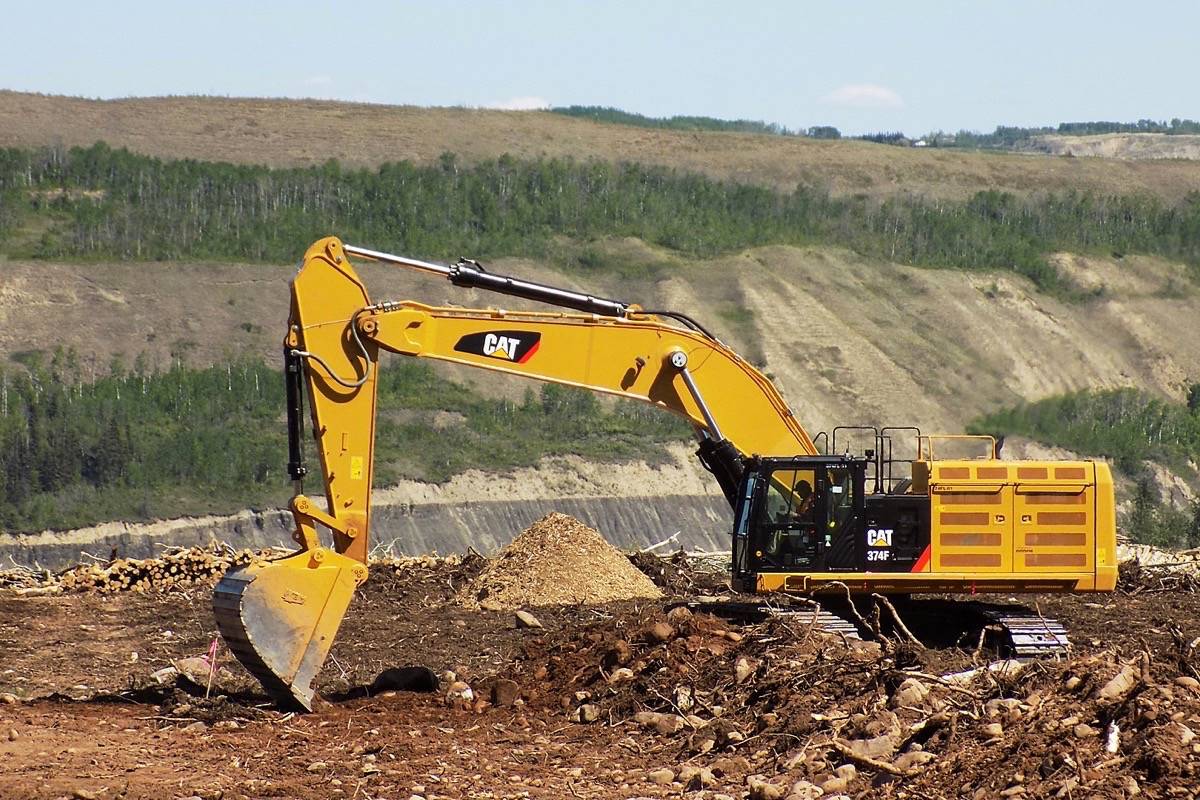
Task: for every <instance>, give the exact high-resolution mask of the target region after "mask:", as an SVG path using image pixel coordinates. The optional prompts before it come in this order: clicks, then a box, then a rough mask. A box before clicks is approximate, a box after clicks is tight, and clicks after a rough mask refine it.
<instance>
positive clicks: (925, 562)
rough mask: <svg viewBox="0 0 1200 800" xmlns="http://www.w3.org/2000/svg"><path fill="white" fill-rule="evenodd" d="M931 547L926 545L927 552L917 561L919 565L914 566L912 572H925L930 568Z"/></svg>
mask: <svg viewBox="0 0 1200 800" xmlns="http://www.w3.org/2000/svg"><path fill="white" fill-rule="evenodd" d="M930 547H931V545H925V551H924V552H923V553H921V557H920V558H918V559H917V563H915V564H913V568H912V569H911V570H910V572H924V571H925V570H926V568H928V567H929V550H930Z"/></svg>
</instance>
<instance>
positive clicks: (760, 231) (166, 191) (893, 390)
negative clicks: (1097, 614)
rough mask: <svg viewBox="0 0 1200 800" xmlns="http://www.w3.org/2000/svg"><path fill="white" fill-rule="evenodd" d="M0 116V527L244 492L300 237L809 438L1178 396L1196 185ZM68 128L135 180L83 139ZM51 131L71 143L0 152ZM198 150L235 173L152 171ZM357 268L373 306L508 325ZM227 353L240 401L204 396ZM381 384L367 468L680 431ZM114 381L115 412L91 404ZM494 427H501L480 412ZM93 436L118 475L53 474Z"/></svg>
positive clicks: (1061, 170)
mask: <svg viewBox="0 0 1200 800" xmlns="http://www.w3.org/2000/svg"><path fill="white" fill-rule="evenodd" d="M6 115H7V116H6ZM0 120H2V121H3V122H2V123H0V139H4V137H7V139H4V142H5V143H9V144H18V145H22V147H19V148H17V149H10V150H6V151H3V157H2V158H0V232H2V235H3V239H2V241H0V275H2V276H3V280H0V356H2V357H3V358H0V360H3V359H8V363H6V364H3V365H0V370H2V371H3V372H5V374H6V375H7V376H8V378H7V381H8V386H9V390H10V391H9V393H8V400H7V404H6V405H4V407H3V408H4V410H3V411H2V412H0V434H3V435H4V436H6V437H8V438H6V439H5V440H4V443H3V447H2V448H0V449H3V450H4V453H5V458H7V459H8V461H7V462H6V463H8V464H9V465H10V466H13V469H12V470H11V471H6V474H10V473H11V474H12V475H17V476H18V480H17V481H16V483H13V482H12V481H11V480H9V479H6V480H8V483H6V485H5V489H4V492H6V494H5V497H4V500H5V501H7V502H6V507H7V511H6V512H5V513H6V514H7V515H8V516H7V517H6V520H7V521H8V524H10V525H18V526H25V527H30V526H32V527H39V526H41V525H46V524H56V525H59V524H77V523H79V522H82V521H92V520H95V519H101V518H105V517H121V516H144V515H170V514H177V513H181V512H183V511H207V510H224V509H228V508H230V507H231V505H241V504H246V503H270V502H276V501H277V499H278V498H279V496H280V495H279V493H280V491H281V490H283V491H286V489H285V488H284V484H283V482H282V481H281V480H280V479H281V477H282V476H281V475H280V466H281V464H282V462H283V459H284V451H283V449H282V424H281V422H280V419H279V418H280V406H281V404H280V403H279V402H278V400H279V398H278V397H277V396H276V395H277V394H278V381H277V380H276V379H275V377H276V376H275V373H274V367H273V366H271V367H265V368H264V367H262V366H260V365H259V362H260V361H261V360H262V359H264V358H265V359H267V360H268V361H267V363H268V364H272V365H273V364H275V363H277V362H276V359H277V358H278V350H279V344H278V343H279V340H280V337H281V335H282V325H283V321H284V320H285V319H286V316H287V279H288V277H290V275H291V273H292V272H293V270H294V266H293V265H294V263H295V259H296V258H297V257H298V256H299V255H300V253H301V252H303V249H304V248H305V247H306V246H307V244H308V243H309V242H310V241H311V240H312V239H314V238H316V237H317V236H319V235H325V234H327V233H337V234H340V235H342V236H344V237H346V238H347V239H350V240H352V241H354V243H356V244H361V245H365V246H372V247H377V248H382V249H394V250H397V251H400V252H405V253H407V254H409V255H415V256H425V257H436V258H442V259H448V258H454V257H457V256H460V255H467V256H484V257H487V258H488V260H489V264H488V266H489V267H491V268H494V269H495V270H497V271H501V272H508V273H512V274H516V275H520V276H524V277H528V278H531V279H533V280H540V281H543V282H548V283H552V284H556V285H564V286H568V287H571V288H576V289H579V290H584V291H588V292H590V293H593V294H598V295H605V296H612V297H618V298H621V299H623V300H626V301H629V302H638V303H641V304H642V305H643V306H645V307H658V308H663V307H665V308H672V309H677V310H680V311H684V312H686V313H689V314H691V315H693V316H695V317H696V318H698V319H700V320H701V321H703V322H704V323H705V324H706V325H708V326H709V327H710V328H712V329H714V330H715V331H716V332H717V334H718V335H719V336H721V337H722V338H723V339H724V340H726V341H728V342H730V343H731V344H732V345H733V346H734V347H735V348H736V349H738V350H739V351H740V352H742V353H744V354H746V355H747V357H749V358H750V359H751V360H752V361H754V362H755V363H756V364H758V365H760V366H761V367H762V368H763V369H765V370H766V371H767V373H768V374H769V375H771V376H772V378H773V379H774V380H775V381H776V382H777V384H778V385H779V386H780V388H781V390H782V391H783V393H784V395H785V397H786V398H788V400H789V401H790V403H791V405H792V407H793V410H794V411H795V413H796V415H797V417H798V418H799V419H800V420H801V421H802V422H803V423H804V424H805V425H806V426H807V427H808V428H809V429H810V430H811V431H813V432H815V431H818V430H823V429H829V428H831V427H832V426H834V425H838V424H853V423H865V424H906V423H915V424H917V425H920V426H921V427H922V428H923V429H924V430H926V431H927V432H933V431H937V432H941V431H946V432H952V431H956V430H961V429H962V428H963V426H964V425H966V424H967V423H968V422H969V421H971V420H973V419H975V418H977V417H980V416H981V415H985V414H989V413H992V412H995V410H996V409H998V408H1006V407H1013V406H1016V405H1019V404H1021V403H1027V402H1034V401H1039V400H1043V399H1045V398H1048V397H1053V396H1055V395H1060V394H1063V393H1071V392H1078V391H1081V390H1110V389H1119V388H1122V387H1138V388H1139V389H1142V390H1144V391H1146V392H1147V393H1148V394H1147V396H1148V397H1153V398H1157V399H1158V400H1159V401H1164V402H1165V401H1166V400H1168V399H1170V400H1174V401H1176V402H1182V400H1183V398H1184V397H1185V395H1186V392H1187V389H1188V387H1189V386H1190V385H1191V384H1192V383H1194V382H1195V381H1196V380H1197V379H1198V378H1200V339H1197V337H1196V336H1195V333H1194V330H1193V328H1194V323H1193V321H1194V319H1195V318H1196V314H1197V312H1198V311H1200V292H1198V290H1197V288H1196V284H1195V266H1194V265H1195V264H1196V263H1200V195H1196V194H1194V192H1195V189H1196V187H1197V186H1200V180H1197V178H1200V171H1195V169H1194V168H1195V165H1189V164H1179V163H1174V164H1157V165H1147V164H1137V165H1135V164H1128V163H1118V162H1110V161H1102V160H1096V161H1093V162H1091V163H1087V164H1084V163H1082V162H1083V161H1085V160H1083V159H1049V158H1041V157H1021V156H1007V155H999V154H970V153H962V152H959V153H953V154H949V153H937V154H930V153H925V152H922V151H916V150H904V149H900V148H890V147H886V146H876V145H870V144H866V143H854V142H816V141H811V140H797V139H793V138H792V137H779V136H767V135H755V134H743V133H722V132H714V133H710V132H702V133H701V132H683V133H681V132H678V131H669V130H665V131H659V130H648V129H637V128H631V127H628V126H616V125H603V124H599V123H591V122H587V121H584V120H576V119H569V118H565V117H563V116H561V115H551V114H543V113H503V112H474V111H466V110H460V109H459V110H455V109H435V110H420V109H395V108H392V109H388V108H379V107H370V106H351V105H345V104H333V103H309V104H306V103H286V102H278V103H276V102H272V101H223V100H216V99H201V98H185V99H162V100H142V101H118V102H113V103H99V102H93V101H76V100H64V99H63V98H43V97H36V96H30V95H16V94H12V93H7V94H4V93H0ZM51 123H53V124H51ZM52 130H57V131H59V134H57V135H59V136H60V138H59V139H57V140H56V139H54V138H53V137H54V135H55V134H53V133H52V132H51V131H52ZM101 131H104V132H105V134H104V137H103V138H110V139H111V140H112V141H114V142H115V143H117V144H129V145H131V146H133V147H134V148H136V149H137V150H140V151H142V152H146V153H150V154H155V153H157V154H159V155H162V156H164V157H167V160H156V159H154V158H150V157H147V156H145V155H141V154H140V153H139V154H133V153H128V152H122V151H119V150H112V149H108V148H104V147H93V146H91V144H92V141H94V139H95V138H101V136H100V132H101ZM371 134H375V135H371ZM46 137H50V138H46ZM72 137H76V139H77V140H79V143H80V144H86V145H88V147H87V148H85V149H81V150H78V151H71V150H70V149H67V148H64V147H61V146H54V147H50V148H49V149H44V148H33V149H30V148H28V147H25V146H26V145H30V144H35V143H36V144H44V143H45V142H47V141H49V142H51V143H54V142H65V143H68V144H69V143H72V142H73V141H75V140H73V139H72ZM405 137H407V138H405ZM401 140H403V141H405V142H407V143H408V144H407V145H406V147H407V149H405V147H398V146H397V144H396V143H397V142H399V141H401ZM456 143H457V144H458V145H461V147H459V146H455V144H456ZM409 145H411V146H409ZM448 149H452V150H455V151H456V152H457V153H458V154H459V155H458V156H457V157H450V156H448V155H446V153H445V151H446V150H448ZM326 150H327V152H326ZM505 153H512V154H514V155H507V156H505V155H503V154H505ZM214 154H219V157H221V158H223V159H229V160H230V161H232V162H234V163H230V161H226V162H221V163H217V162H206V161H198V160H174V159H176V157H178V156H183V155H191V156H195V157H208V158H212V157H214ZM330 156H336V157H338V158H340V159H342V160H343V161H344V163H343V164H341V165H339V164H336V163H333V162H330V161H329V160H328V159H329V157H330ZM254 159H263V160H269V161H270V163H272V164H274V165H275V166H274V167H269V166H257V165H254V164H253V163H246V162H250V161H253V160H254ZM403 159H408V163H403ZM630 159H637V160H639V161H641V162H642V163H633V162H632V161H631V160H630ZM797 183H801V184H803V185H802V186H801V187H800V188H797V186H796V184H797ZM996 187H1000V188H1008V189H1010V190H1011V191H1009V192H1005V191H1000V190H998V189H997V188H996ZM1188 192H1193V194H1191V195H1189V194H1188ZM159 259H165V260H159ZM912 265H921V266H920V267H916V266H912ZM925 267H939V269H928V268H925ZM361 272H362V274H363V276H364V278H365V280H366V282H367V285H368V286H369V287H370V289H371V292H372V297H373V298H374V299H375V300H382V299H402V298H411V299H417V300H420V301H424V302H429V303H434V304H445V303H451V304H459V305H467V306H489V305H490V306H494V305H497V304H500V305H503V306H505V307H509V308H513V307H518V308H519V307H528V306H529V304H527V303H522V302H520V301H513V300H510V299H508V298H497V297H495V296H489V295H486V294H481V293H479V292H475V291H463V290H461V289H457V288H455V287H452V286H450V285H449V284H448V283H446V282H444V281H439V280H435V279H433V278H430V277H427V276H421V275H416V274H412V273H407V272H402V271H399V270H396V269H395V268H389V267H385V266H381V265H361ZM1039 287H1040V288H1039ZM1047 288H1049V289H1053V291H1051V292H1047V291H1045V289H1047ZM60 346H61V347H64V348H74V350H75V352H76V357H75V361H74V364H73V366H72V367H71V368H70V369H68V370H67V372H66V374H65V376H60V377H59V378H57V379H52V378H43V379H40V382H39V383H37V384H32V383H30V384H21V385H20V388H18V383H19V381H20V380H22V379H23V378H22V376H23V375H25V374H26V373H27V372H28V370H29V369H30V366H29V365H32V364H34V363H35V362H36V360H37V359H38V358H39V352H38V351H40V354H41V355H40V357H41V358H43V360H44V361H48V359H49V354H50V353H52V352H53V351H54V350H55V349H56V348H58V347H60ZM114 357H115V358H116V361H117V363H116V364H115V366H112V367H110V363H111V362H112V361H113V360H114ZM247 359H249V361H247ZM17 362H20V363H17ZM131 364H137V367H136V369H135V368H132V367H130V366H129V365H131ZM226 364H237V365H241V366H239V367H238V369H241V370H242V373H241V374H242V375H243V380H244V381H249V380H251V378H253V379H254V380H255V381H256V383H255V387H256V388H255V390H254V391H255V392H257V393H260V394H253V395H250V396H248V397H242V395H239V394H238V393H237V392H235V391H234V389H233V388H231V386H230V381H231V380H232V374H233V372H232V371H230V370H225V368H224V365H226ZM213 365H219V366H218V367H217V368H215V369H214V368H213ZM33 369H34V371H35V374H37V373H36V367H34V368H33ZM393 369H395V370H396V372H395V374H396V376H397V377H396V378H395V380H396V381H397V382H398V383H397V384H396V385H395V386H393V387H392V388H391V389H389V390H388V391H389V392H390V394H386V396H385V412H384V413H383V414H382V415H381V427H382V429H383V433H384V439H383V441H382V442H381V452H382V454H383V455H382V461H381V472H380V478H381V480H385V481H386V480H387V479H389V478H394V477H397V476H401V475H408V476H414V477H421V478H427V479H431V480H440V479H442V478H444V477H445V476H446V475H448V474H451V473H452V472H455V471H457V470H460V469H464V468H467V467H469V466H485V467H495V468H503V467H504V466H506V465H512V464H518V463H530V462H531V461H532V460H533V459H534V458H536V456H537V455H539V454H542V453H554V452H575V453H582V454H586V455H589V456H591V457H595V458H607V457H624V456H644V455H645V454H646V453H647V452H650V453H651V454H652V453H653V452H655V450H654V447H653V446H652V447H651V448H650V450H648V451H647V450H646V449H645V447H643V445H644V444H645V443H646V442H651V443H661V442H665V441H670V440H673V439H674V438H675V437H676V436H678V435H679V431H678V429H676V428H673V427H671V424H670V423H669V422H668V421H666V420H661V419H657V418H655V419H642V418H640V417H636V416H631V415H630V414H629V413H627V412H626V411H624V410H622V409H621V408H619V407H618V408H616V409H613V408H610V407H609V406H607V405H600V406H597V405H595V404H594V403H592V402H591V400H590V398H585V397H583V396H571V395H564V396H562V397H556V396H554V395H553V393H551V395H549V396H546V395H539V394H536V393H535V394H533V395H532V396H530V395H529V391H530V386H529V384H528V383H527V382H523V381H521V380H519V379H515V378H503V377H497V376H490V375H488V376H485V375H481V374H478V373H476V372H473V371H471V370H469V369H467V368H457V369H449V368H447V369H443V368H438V369H436V370H435V371H432V372H430V371H428V370H425V369H424V368H418V367H414V366H413V365H412V364H411V363H408V364H406V363H404V362H399V363H397V364H395V365H393ZM110 372H115V373H117V374H116V375H113V376H111V377H110ZM131 373H133V374H136V375H137V376H138V381H137V382H138V391H139V392H141V391H142V387H141V381H142V380H143V379H144V380H145V381H146V384H145V386H146V389H145V393H144V394H138V395H137V396H136V397H132V398H131V397H129V396H128V395H126V397H127V399H126V400H125V401H124V402H125V403H126V405H127V406H128V405H129V404H130V403H132V406H130V408H132V409H133V410H132V411H129V410H127V411H125V412H121V413H118V412H117V410H116V407H115V406H113V405H112V403H111V398H112V396H113V395H115V393H116V392H117V391H118V385H120V386H122V387H124V389H128V387H129V383H128V382H129V381H130V380H132V379H131V378H130V374H131ZM223 375H224V377H225V383H224V387H225V388H224V389H223V390H221V386H219V385H217V384H221V378H222V376H223ZM247 376H248V377H247ZM55 381H57V383H56V382H55ZM121 381H125V383H120V382H121ZM213 385H217V387H216V390H215V393H214V390H213V389H212V386H213ZM244 385H246V384H243V386H244ZM46 386H51V391H50V392H48V393H47V392H45V391H44V389H45V387H46ZM155 387H157V388H155ZM205 387H207V388H205ZM189 392H191V393H192V394H189ZM22 393H23V394H22ZM31 393H32V394H31ZM210 395H211V396H210ZM106 398H107V399H106ZM239 398H240V399H239ZM227 402H234V403H235V406H234V407H230V408H226V406H224V405H221V403H227ZM22 403H23V404H24V405H23V406H22V405H21V404H22ZM106 403H107V404H108V405H106ZM237 403H242V405H240V406H238V405H237ZM51 404H55V405H53V407H51ZM38 409H40V410H38ZM122 414H124V415H125V416H122ZM39 415H40V416H39ZM230 415H233V419H231V421H230V422H228V423H226V422H225V420H226V418H227V417H229V416H230ZM514 415H515V416H516V417H517V418H518V419H519V421H520V425H521V427H519V429H518V430H517V432H516V435H515V436H514V433H513V431H512V430H508V429H503V430H502V429H500V428H501V427H503V426H497V425H496V424H495V423H496V420H497V419H506V420H507V419H508V418H509V417H511V416H514ZM39 419H40V420H42V422H41V423H38V422H37V420H39ZM51 419H54V420H58V421H59V422H60V423H61V424H56V425H47V424H45V423H46V421H47V420H51ZM135 419H137V420H139V421H138V422H137V424H136V425H135V424H134V420H135ZM213 420H218V422H217V423H216V424H213ZM39 425H40V427H38V426H39ZM113 431H115V433H113ZM52 432H53V435H51V434H52ZM239 432H241V433H245V434H246V435H245V436H240V434H239ZM1029 432H1030V433H1033V434H1034V435H1037V436H1039V438H1043V437H1046V438H1053V437H1050V436H1049V434H1044V433H1043V434H1038V433H1037V432H1035V431H1032V429H1031V430H1030V431H1029ZM110 434H111V435H110ZM55 437H57V438H55ZM231 437H233V439H237V440H238V441H239V442H240V441H242V440H243V439H244V444H245V448H244V449H240V448H241V445H240V444H236V443H232V441H233V440H232V439H231ZM239 437H240V438H239ZM105 443H116V445H117V446H118V447H117V452H115V453H109V454H108V455H107V456H105V458H110V457H111V458H110V461H112V462H113V463H117V462H121V463H124V464H125V467H124V468H123V469H120V470H116V472H113V470H112V469H110V468H109V467H105V466H103V465H102V464H99V463H98V462H95V456H94V455H93V456H89V457H90V458H93V460H92V461H88V460H87V458H85V454H88V453H91V454H95V453H97V452H101V451H102V450H103V448H104V447H105V446H107V445H106V444H105ZM35 445H36V446H35ZM55 453H57V454H59V455H57V456H55V455H52V454H55ZM64 454H66V455H64ZM71 454H73V455H71ZM1149 457H1150V458H1158V459H1162V460H1164V463H1166V459H1167V456H1165V455H1163V454H1161V453H1157V452H1152V453H1150V455H1149ZM164 459H166V460H164ZM105 463H108V462H105ZM181 463H182V464H184V465H185V466H186V469H185V470H182V471H181V470H180V469H179V468H178V467H179V464H181ZM64 464H65V466H63V465H64ZM14 465H15V466H14ZM188 470H190V471H188ZM72 476H73V477H72ZM114 476H115V477H114ZM171 476H173V477H171ZM168 477H169V478H170V479H168ZM68 478H69V479H68ZM1154 513H1157V512H1154ZM1164 519H1166V518H1165V517H1164ZM1162 524H1163V525H1165V526H1167V528H1170V525H1174V524H1175V523H1173V522H1171V523H1169V524H1168V522H1163V523H1162ZM1165 529H1166V528H1164V530H1165ZM1170 529H1171V530H1173V531H1175V533H1173V534H1171V535H1172V536H1175V537H1176V539H1178V537H1179V535H1182V534H1179V533H1178V532H1179V531H1181V530H1183V529H1182V528H1180V527H1178V526H1176V527H1174V528H1170ZM1177 534H1178V535H1177ZM1164 535H1165V534H1164Z"/></svg>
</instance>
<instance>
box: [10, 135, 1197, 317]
mask: <svg viewBox="0 0 1200 800" xmlns="http://www.w3.org/2000/svg"><path fill="white" fill-rule="evenodd" d="M331 228H332V229H334V230H338V231H340V232H341V233H342V234H343V235H344V236H346V237H347V238H350V237H353V238H354V239H356V240H358V241H369V242H372V243H373V245H374V246H375V247H378V248H382V249H392V250H396V251H403V252H408V253H413V254H415V255H419V256H422V257H428V256H434V257H441V258H451V257H453V256H454V255H456V254H462V253H473V254H475V255H480V256H494V255H517V254H538V255H545V254H546V253H547V251H548V250H549V249H551V247H552V245H553V244H554V242H555V241H556V240H557V239H558V238H559V237H569V238H571V239H574V240H587V239H591V238H594V237H598V236H634V237H638V238H641V239H643V240H646V241H648V242H651V243H653V244H657V245H661V246H663V247H668V248H671V249H673V250H676V251H679V252H680V253H682V254H685V255H691V256H708V255H713V254H716V253H720V252H729V251H734V250H738V249H742V248H745V247H749V246H755V245H764V244H800V243H808V242H817V243H824V244H836V245H840V246H843V247H848V248H852V249H854V250H856V251H857V252H859V253H862V254H864V255H873V256H876V257H885V258H888V259H890V260H893V261H900V262H903V263H909V264H916V265H923V266H934V267H953V268H961V269H993V270H998V269H1008V270H1012V271H1014V272H1017V273H1019V274H1022V275H1025V276H1026V277H1029V278H1031V279H1032V280H1033V281H1034V282H1035V283H1036V284H1037V285H1039V286H1040V287H1042V288H1043V289H1050V290H1054V291H1057V292H1060V293H1071V292H1072V291H1073V289H1074V287H1073V286H1072V285H1071V283H1070V281H1069V280H1068V279H1067V278H1065V277H1064V276H1063V275H1062V274H1060V273H1059V271H1058V270H1057V268H1056V267H1055V266H1054V265H1053V264H1052V263H1051V262H1049V261H1048V259H1047V256H1048V254H1049V253H1050V252H1052V251H1055V250H1071V251H1073V252H1078V253H1089V252H1100V253H1109V252H1111V253H1116V254H1125V253H1131V252H1137V253H1145V254H1152V255H1160V256H1165V257H1168V258H1172V259H1175V260H1180V261H1184V262H1186V263H1189V264H1192V265H1195V266H1200V192H1193V193H1191V194H1189V195H1188V196H1187V197H1186V198H1185V199H1184V200H1183V201H1180V202H1178V203H1167V202H1163V201H1160V200H1156V199H1154V198H1151V197H1141V196H1131V195H1115V196H1098V195H1092V194H1087V193H1085V194H1080V193H1075V192H1068V193H1066V194H1063V195H1057V194H1049V195H1045V196H1041V197H1037V198H1025V199H1022V198H1019V197H1017V196H1015V195H1012V194H1008V193H1003V192H996V191H991V190H989V191H982V192H977V193H976V194H975V195H973V196H972V197H971V198H970V199H969V200H968V201H966V202H963V203H957V202H952V201H937V202H933V201H929V200H924V199H920V198H916V197H911V196H910V197H904V198H894V199H889V200H885V201H882V202H876V201H871V200H867V199H863V198H835V197H831V196H830V195H829V193H828V192H827V191H825V190H823V189H821V188H812V187H797V188H796V189H795V190H793V191H792V192H790V193H785V192H777V191H774V190H772V189H770V188H767V187H756V186H750V185H747V184H744V183H736V182H731V181H717V180H714V179H711V178H707V177H704V176H702V175H696V174H692V173H685V172H679V171H676V170H668V169H664V168H660V167H645V166H641V165H637V164H622V165H619V166H615V167H614V166H611V165H608V164H603V163H595V162H593V163H581V162H577V161H575V160H573V159H563V160H558V159H551V160H545V159H538V160H533V161H523V160H519V159H514V158H511V157H507V156H506V157H503V158H501V159H499V160H498V161H494V162H491V161H488V162H482V163H479V164H476V165H474V166H471V167H463V166H460V165H459V163H458V160H457V158H456V157H455V156H453V155H451V154H443V156H442V158H441V159H440V161H439V163H438V164H437V165H436V166H428V167H420V166H416V165H413V164H410V163H408V162H401V163H397V164H391V163H388V164H384V165H382V166H380V167H379V168H378V169H377V170H367V169H357V170H344V169H342V168H341V167H340V165H338V164H337V163H336V162H333V161H330V162H327V163H326V164H324V165H322V166H321V167H307V168H287V169H270V168H267V167H250V166H239V165H233V164H228V163H223V162H196V161H169V162H163V161H160V160H158V159H152V158H149V157H146V156H141V155H136V154H133V153H130V152H129V151H127V150H112V149H111V148H109V147H108V146H106V145H104V144H102V143H101V144H96V145H93V146H92V147H89V148H73V149H71V150H70V151H69V152H67V153H61V152H58V151H56V150H53V149H42V150H20V149H0V245H2V246H4V247H5V249H6V250H7V251H8V252H9V253H12V254H15V255H32V256H35V257H59V258H61V257H68V258H69V257H95V256H108V257H124V258H132V259H155V260H163V259H180V258H205V257H217V258H235V259H252V260H268V259H269V260H277V261H285V260H287V259H288V258H290V257H292V256H293V254H294V252H295V248H296V242H298V241H306V240H312V239H315V238H317V237H319V236H320V235H322V233H324V232H325V231H328V230H330V229H331Z"/></svg>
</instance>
